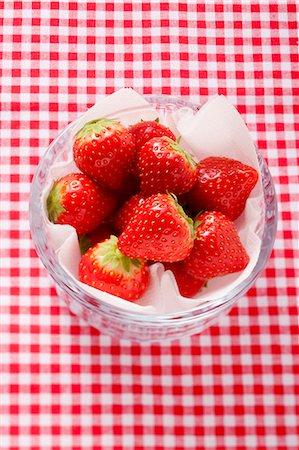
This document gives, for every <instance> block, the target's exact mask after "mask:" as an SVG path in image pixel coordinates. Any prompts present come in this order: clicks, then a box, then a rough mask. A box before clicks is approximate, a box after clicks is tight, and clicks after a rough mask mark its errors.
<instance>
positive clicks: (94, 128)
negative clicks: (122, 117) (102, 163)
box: [75, 117, 122, 139]
mask: <svg viewBox="0 0 299 450" xmlns="http://www.w3.org/2000/svg"><path fill="white" fill-rule="evenodd" d="M111 128H113V129H116V128H119V129H121V128H122V126H121V123H120V121H119V120H117V119H108V118H107V117H103V118H101V119H96V120H91V121H90V122H87V123H86V124H85V125H84V126H83V127H82V128H81V129H80V130H79V131H78V132H77V134H76V136H75V139H81V138H84V137H85V136H90V135H93V134H101V133H103V132H105V131H107V130H109V129H111Z"/></svg>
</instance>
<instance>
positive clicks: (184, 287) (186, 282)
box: [164, 261, 206, 298]
mask: <svg viewBox="0 0 299 450" xmlns="http://www.w3.org/2000/svg"><path fill="white" fill-rule="evenodd" d="M164 267H165V269H166V270H171V271H172V273H173V275H174V277H175V280H176V283H177V285H178V289H179V292H180V294H181V295H182V296H183V297H187V298H192V297H194V296H195V295H196V294H198V292H199V291H200V290H201V288H202V287H203V286H204V285H205V284H206V280H202V279H201V278H195V277H192V275H190V274H189V273H187V272H186V269H185V267H184V262H183V261H180V262H176V263H164Z"/></svg>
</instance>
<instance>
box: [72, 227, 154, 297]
mask: <svg viewBox="0 0 299 450" xmlns="http://www.w3.org/2000/svg"><path fill="white" fill-rule="evenodd" d="M79 280H80V281H82V282H83V283H85V284H88V285H89V286H92V287H94V288H96V289H100V290H101V291H104V292H108V293H109V294H112V295H116V296H117V297H121V298H124V299H126V300H130V301H134V300H137V299H138V298H140V297H141V295H142V294H143V292H144V291H145V289H146V288H147V286H148V283H149V270H148V267H147V264H146V262H145V261H144V260H142V259H131V258H128V257H126V256H125V255H123V254H122V253H121V252H120V251H119V249H118V248H117V237H116V236H111V237H110V239H106V240H105V241H104V242H99V243H98V244H96V245H95V246H94V247H91V248H90V249H89V250H87V252H86V253H85V254H84V255H83V256H82V258H81V261H80V264H79Z"/></svg>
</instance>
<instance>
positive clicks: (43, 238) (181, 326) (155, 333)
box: [29, 96, 277, 342]
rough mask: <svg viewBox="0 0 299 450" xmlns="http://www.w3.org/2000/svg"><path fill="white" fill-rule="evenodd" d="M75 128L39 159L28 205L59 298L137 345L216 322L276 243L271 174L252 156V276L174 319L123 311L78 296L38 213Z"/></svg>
mask: <svg viewBox="0 0 299 450" xmlns="http://www.w3.org/2000/svg"><path fill="white" fill-rule="evenodd" d="M146 99H147V100H148V101H149V102H150V103H152V104H153V105H154V106H155V107H156V108H157V110H158V111H159V113H160V114H163V113H166V112H170V111H174V110H176V109H178V108H182V107H189V108H192V109H193V110H194V111H197V110H198V109H199V106H198V105H194V104H193V103H190V102H188V101H186V100H184V99H182V98H174V97H166V96H159V97H156V96H150V97H146ZM74 125H75V122H72V123H71V124H69V125H68V126H67V127H66V128H65V129H64V130H63V131H62V132H61V133H60V134H59V135H58V136H57V138H56V139H55V140H54V141H53V142H52V143H51V145H50V147H49V148H48V150H47V152H46V153H45V155H44V156H43V158H42V159H41V161H40V163H39V166H38V168H37V171H36V173H35V176H34V178H33V181H32V188H31V195H30V206H29V216H30V228H31V235H32V239H33V242H34V245H35V248H36V251H37V254H38V256H39V257H40V259H41V261H42V262H43V264H44V266H45V268H46V269H47V271H48V273H49V274H50V275H51V277H52V278H53V280H54V283H55V286H56V289H57V293H58V295H59V297H61V298H62V299H63V300H64V301H65V302H66V304H67V305H68V307H69V309H70V310H71V311H72V312H73V313H74V314H76V315H77V316H79V317H80V318H82V319H84V320H85V321H86V322H87V323H88V324H89V325H91V326H93V327H95V328H97V329H98V330H100V331H102V332H103V333H106V334H110V335H113V336H117V337H119V338H124V339H130V340H136V341H151V342H155V341H156V342H158V341H161V340H171V339H177V338H180V337H183V336H188V335H192V334H195V333H199V332H201V331H202V330H204V329H205V328H207V327H208V326H210V325H211V324H213V323H214V322H215V321H216V320H218V319H219V317H220V316H222V315H224V314H226V313H228V312H229V310H230V309H231V307H232V306H233V304H234V303H235V302H236V301H237V300H238V299H239V298H240V297H242V295H244V294H245V293H246V291H248V289H249V288H250V287H251V286H252V285H253V284H254V282H255V280H256V278H257V277H258V276H259V274H260V273H261V272H262V270H263V269H264V267H265V265H266V263H267V261H268V259H269V257H270V254H271V250H272V248H273V243H274V240H275V235H276V227H277V202H276V195H275V189H274V185H273V181H272V177H271V174H270V172H269V169H268V167H267V164H266V162H265V160H264V159H263V157H262V156H261V154H260V153H259V152H258V151H257V156H258V161H259V165H260V170H261V174H262V184H263V190H264V204H263V206H262V209H261V221H260V226H259V230H258V234H259V237H260V238H261V250H260V254H259V257H258V260H257V263H256V265H255V267H254V269H253V271H252V272H251V273H250V275H249V276H248V277H247V278H246V279H245V280H244V281H243V282H241V283H240V284H239V285H238V286H237V287H236V288H235V289H233V290H232V291H231V292H230V294H229V295H226V296H224V297H222V298H220V299H219V298H218V299H217V300H216V301H209V302H207V301H206V302H203V303H201V304H200V305H199V306H196V307H194V308H193V309H190V310H188V311H184V312H179V313H176V314H175V313H171V314H152V315H148V314H147V315H144V314H141V313H136V312H134V313H132V312H128V311H126V310H123V309H122V308H121V306H120V307H115V306H112V305H109V304H107V303H105V302H104V301H99V300H98V299H96V298H95V297H93V296H91V295H88V294H87V293H86V292H84V291H82V289H81V288H80V286H79V285H77V284H76V283H75V282H74V281H73V279H71V278H70V277H69V275H68V274H67V273H66V272H65V271H64V270H63V269H62V268H61V266H60V265H59V264H58V261H57V257H56V255H55V252H54V250H53V249H52V248H51V243H50V242H48V238H47V235H46V233H45V219H44V217H43V215H42V214H41V208H42V192H43V189H44V188H45V186H46V185H47V184H48V183H49V169H50V168H51V166H52V165H53V164H57V163H58V162H62V161H66V160H67V159H68V158H69V155H70V150H69V145H68V144H69V139H70V136H71V132H72V128H73V127H74Z"/></svg>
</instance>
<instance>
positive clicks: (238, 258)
mask: <svg viewBox="0 0 299 450" xmlns="http://www.w3.org/2000/svg"><path fill="white" fill-rule="evenodd" d="M195 236H196V237H195V241H194V247H193V250H192V252H191V253H190V255H189V256H188V258H187V259H186V260H185V261H184V262H183V268H184V269H185V270H186V272H187V273H189V274H190V275H192V276H193V277H196V278H202V279H209V278H214V277H219V276H222V275H226V274H228V273H234V272H239V271H240V270H243V269H245V267H246V266H247V264H248V262H249V256H248V254H247V252H246V250H245V248H244V247H243V245H242V243H241V241H240V238H239V236H238V232H237V229H236V227H235V224H234V222H232V221H231V220H230V219H229V218H228V217H226V216H225V215H224V214H222V213H220V212H218V211H211V212H205V213H203V214H200V215H199V216H198V217H197V218H196V222H195Z"/></svg>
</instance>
